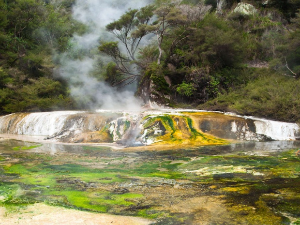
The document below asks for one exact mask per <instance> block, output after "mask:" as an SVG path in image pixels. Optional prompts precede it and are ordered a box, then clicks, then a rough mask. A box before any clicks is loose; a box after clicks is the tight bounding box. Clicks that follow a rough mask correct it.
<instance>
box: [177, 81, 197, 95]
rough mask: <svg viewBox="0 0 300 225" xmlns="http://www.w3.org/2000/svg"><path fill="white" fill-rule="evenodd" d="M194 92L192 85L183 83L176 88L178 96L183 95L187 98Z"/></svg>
mask: <svg viewBox="0 0 300 225" xmlns="http://www.w3.org/2000/svg"><path fill="white" fill-rule="evenodd" d="M195 90H196V88H195V87H194V86H193V84H191V83H190V84H187V83H185V82H183V83H182V84H180V85H179V86H178V87H177V88H176V91H177V92H178V93H179V94H180V95H184V96H187V97H190V96H192V95H193V92H194V91H195Z"/></svg>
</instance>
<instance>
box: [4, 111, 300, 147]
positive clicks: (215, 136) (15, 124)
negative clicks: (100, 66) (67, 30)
mask: <svg viewBox="0 0 300 225" xmlns="http://www.w3.org/2000/svg"><path fill="white" fill-rule="evenodd" d="M0 132H1V133H5V134H19V135H39V136H44V137H45V138H46V139H52V140H57V141H62V142H70V143H86V142H89V143H102V142H105V143H108V142H115V143H119V144H122V145H125V146H129V145H130V146H132V145H151V144H155V143H160V144H176V145H182V144H188V145H207V144H224V143H228V142H227V141H226V140H224V139H235V140H247V141H269V140H295V139H297V137H298V136H299V126H298V125H297V124H293V123H285V122H278V121H271V120H265V119H259V118H253V117H243V116H237V115H234V114H228V113H227V114H226V113H225V114H224V113H218V112H205V111H192V110H191V111H184V110H171V109H170V110H160V111H153V110H148V111H142V112H128V111H127V112H114V111H98V112H75V111H69V112H47V113H29V114H25V113H19V114H11V115H7V116H2V117H0Z"/></svg>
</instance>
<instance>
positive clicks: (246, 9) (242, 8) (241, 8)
mask: <svg viewBox="0 0 300 225" xmlns="http://www.w3.org/2000/svg"><path fill="white" fill-rule="evenodd" d="M233 12H234V13H239V14H242V15H254V14H256V13H257V9H256V8H255V7H254V6H253V5H251V4H248V3H243V2H240V3H239V4H238V5H237V6H236V8H235V9H234V10H233Z"/></svg>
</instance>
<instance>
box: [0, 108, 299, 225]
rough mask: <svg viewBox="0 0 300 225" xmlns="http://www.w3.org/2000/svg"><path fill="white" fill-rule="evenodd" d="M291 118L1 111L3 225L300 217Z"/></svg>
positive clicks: (274, 221) (254, 220)
mask: <svg viewBox="0 0 300 225" xmlns="http://www.w3.org/2000/svg"><path fill="white" fill-rule="evenodd" d="M298 131H299V127H298V125H297V124H292V123H284V122H278V121H270V120H265V119H260V118H253V117H244V116H238V115H234V114H230V113H220V112H206V111H197V110H174V109H161V110H144V111H143V110H141V111H109V110H98V111H93V112H90V111H86V112H85V111H61V112H43V113H16V114H10V115H6V116H2V117H0V133H1V135H0V137H1V139H0V176H1V181H0V217H1V220H0V224H14V223H18V224H76V223H78V224H110V223H112V224H130V225H131V224H272V225H273V224H297V223H299V221H300V220H299V218H300V205H299V202H300V178H299V174H300V157H299V155H300V153H299V150H298V149H299V147H300V143H299V142H298V141H297V138H298V135H299V134H298Z"/></svg>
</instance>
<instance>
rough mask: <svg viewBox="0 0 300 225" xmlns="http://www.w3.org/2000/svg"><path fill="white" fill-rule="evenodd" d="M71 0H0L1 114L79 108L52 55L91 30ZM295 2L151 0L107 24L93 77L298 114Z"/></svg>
mask: <svg viewBox="0 0 300 225" xmlns="http://www.w3.org/2000/svg"><path fill="white" fill-rule="evenodd" d="M74 2H75V0H60V1H58V0H52V1H46V0H12V1H5V0H0V11H1V12H0V17H1V19H0V21H1V22H0V80H1V83H0V112H1V113H10V112H16V111H44V110H51V109H72V108H76V105H75V103H74V101H73V100H72V98H71V97H70V96H69V90H68V87H67V84H66V83H65V81H63V80H62V79H61V78H59V77H56V76H54V75H53V74H55V73H54V71H55V70H54V68H58V67H59V61H55V57H54V56H55V54H56V53H63V52H66V51H68V49H70V48H71V46H69V45H70V38H71V37H72V34H73V33H74V32H75V31H76V33H84V32H85V27H84V26H83V25H81V24H79V23H77V22H75V21H74V20H73V19H72V17H71V8H72V4H74ZM114 4H115V3H114ZM120 4H121V3H120ZM298 9H300V0H269V1H262V0H247V1H246V0H245V1H238V0H182V1H179V0H177V1H171V0H155V1H153V2H152V4H150V5H147V6H146V7H143V8H141V9H128V10H127V11H126V12H125V13H124V15H122V16H121V17H120V18H119V19H117V20H115V21H113V22H111V23H110V24H107V26H106V31H107V33H108V34H109V33H110V34H111V36H109V35H106V36H107V37H109V38H107V40H105V37H106V36H105V37H103V39H102V40H101V42H100V43H99V46H98V49H96V50H95V51H91V52H89V53H88V54H95V55H100V56H101V57H102V58H101V57H100V58H101V59H103V61H102V62H99V65H98V68H97V70H95V72H94V73H93V74H91V76H95V77H96V78H97V79H98V80H99V82H106V83H107V84H108V85H111V86H116V87H119V88H123V87H124V86H126V85H127V84H132V83H135V82H136V83H137V86H138V90H137V93H136V95H137V96H139V97H141V98H143V99H144V101H145V102H147V101H148V100H151V101H155V102H158V103H160V104H164V105H168V106H171V107H194V108H198V109H210V110H221V111H234V112H237V113H240V114H246V115H255V116H261V117H267V118H272V119H277V120H284V121H291V122H299V121H300V100H299V99H300V91H299V90H300V80H299V76H300V14H299V11H298ZM113 37H114V38H113ZM76 57H77V59H80V56H76Z"/></svg>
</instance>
